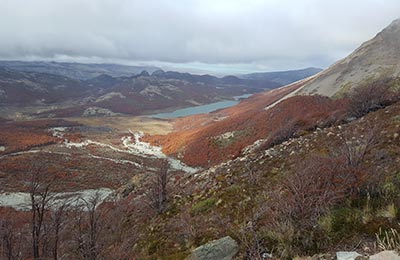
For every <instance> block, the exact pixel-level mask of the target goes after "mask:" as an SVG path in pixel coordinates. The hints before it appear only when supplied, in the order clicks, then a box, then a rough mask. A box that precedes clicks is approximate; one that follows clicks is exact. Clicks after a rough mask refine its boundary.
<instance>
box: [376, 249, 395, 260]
mask: <svg viewBox="0 0 400 260" xmlns="http://www.w3.org/2000/svg"><path fill="white" fill-rule="evenodd" d="M369 259H370V260H400V256H399V254H398V253H396V251H382V252H380V253H378V254H376V255H372V256H370V258H369Z"/></svg>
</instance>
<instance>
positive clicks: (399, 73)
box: [299, 19, 400, 97]
mask: <svg viewBox="0 0 400 260" xmlns="http://www.w3.org/2000/svg"><path fill="white" fill-rule="evenodd" d="M399 48H400V19H398V20H395V21H393V22H392V23H391V24H390V25H389V26H388V27H387V28H385V29H384V30H382V31H381V32H380V33H378V34H377V35H376V36H375V37H374V38H373V39H371V40H369V41H367V42H365V43H363V44H362V45H361V46H360V47H359V48H358V49H356V50H355V51H354V52H353V53H352V54H350V55H349V56H348V57H346V58H344V59H342V60H340V61H338V62H337V63H335V64H333V65H332V66H331V67H329V68H328V69H326V70H324V71H323V72H321V73H319V74H318V76H317V77H315V78H314V80H312V81H311V82H309V83H307V84H305V85H304V87H302V89H301V90H300V91H299V94H308V95H309V94H320V95H324V96H330V97H332V96H335V95H341V94H344V93H346V92H348V91H349V90H351V89H353V88H355V87H357V86H359V85H363V84H368V83H371V82H373V81H376V80H379V79H388V78H398V77H400V63H399V59H400V52H399Z"/></svg>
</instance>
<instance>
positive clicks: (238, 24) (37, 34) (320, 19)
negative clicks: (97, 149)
mask: <svg viewBox="0 0 400 260" xmlns="http://www.w3.org/2000/svg"><path fill="white" fill-rule="evenodd" d="M0 6H1V8H0V39H1V41H0V58H2V59H56V60H70V61H73V60H76V61H87V62H90V61H93V62H119V63H153V64H162V65H163V66H166V67H168V66H170V67H178V68H182V67H183V66H182V65H181V64H180V63H187V67H193V69H196V68H198V69H199V70H207V69H209V70H215V71H224V70H232V71H240V70H242V71H251V70H274V69H290V68H298V67H305V66H328V65H329V64H331V63H332V62H334V61H336V60H337V59H339V58H342V57H344V56H345V55H347V54H348V53H349V52H351V51H352V50H353V49H355V48H356V47H357V46H358V45H360V44H361V43H362V42H363V41H365V40H367V39H369V38H371V37H373V36H374V35H375V34H376V33H377V32H378V31H380V30H381V29H383V28H384V27H385V26H386V25H388V24H389V23H390V22H391V21H392V20H394V19H396V18H398V17H400V1H398V0H385V1H379V0H353V1H348V0H346V1H345V0H335V1H333V0H332V1H330V0H329V1H328V0H327V1H320V0H298V1H291V0H264V1H262V0H158V1H157V0H145V1H144V0H29V1H26V0H0Z"/></svg>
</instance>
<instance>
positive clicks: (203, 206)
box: [190, 198, 217, 215]
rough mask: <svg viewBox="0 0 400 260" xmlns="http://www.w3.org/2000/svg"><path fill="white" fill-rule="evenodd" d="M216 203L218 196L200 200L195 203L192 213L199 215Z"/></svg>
mask: <svg viewBox="0 0 400 260" xmlns="http://www.w3.org/2000/svg"><path fill="white" fill-rule="evenodd" d="M215 203H217V199H216V198H208V199H205V200H202V201H199V202H198V203H196V204H194V205H193V206H192V208H191V210H190V213H191V214H192V215H198V214H200V213H203V212H206V211H208V210H210V209H211V208H212V207H213V206H214V205H215Z"/></svg>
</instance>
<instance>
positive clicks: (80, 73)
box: [0, 61, 317, 117]
mask: <svg viewBox="0 0 400 260" xmlns="http://www.w3.org/2000/svg"><path fill="white" fill-rule="evenodd" d="M316 71H317V70H316V69H305V70H300V71H290V72H274V73H265V74H263V75H257V76H250V75H248V76H246V77H236V76H225V77H221V78H219V77H215V76H211V75H194V74H190V73H181V72H175V71H163V70H161V69H158V68H156V67H134V66H123V65H113V64H80V63H57V62H25V61H2V62H1V61H0V110H1V111H2V114H5V115H7V116H9V117H13V114H15V113H17V112H21V111H23V114H25V115H26V116H28V117H38V116H39V117H69V116H105V115H106V116H111V115H117V114H130V115H141V114H148V113H152V112H158V111H163V110H172V109H176V108H181V107H189V106H195V105H201V104H207V103H212V102H217V101H220V100H225V99H231V98H232V97H234V96H238V95H242V94H248V93H256V92H260V91H263V90H266V89H273V88H276V87H280V86H282V85H283V84H282V83H281V82H283V81H285V82H292V81H296V80H298V79H299V78H302V77H301V76H303V77H306V76H310V75H312V74H313V73H315V72H316Z"/></svg>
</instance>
